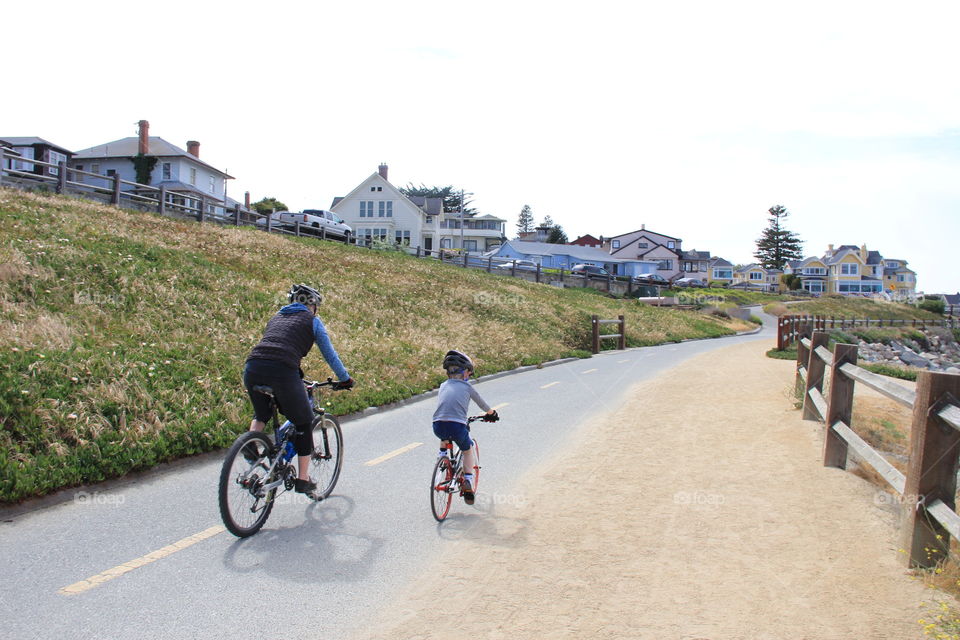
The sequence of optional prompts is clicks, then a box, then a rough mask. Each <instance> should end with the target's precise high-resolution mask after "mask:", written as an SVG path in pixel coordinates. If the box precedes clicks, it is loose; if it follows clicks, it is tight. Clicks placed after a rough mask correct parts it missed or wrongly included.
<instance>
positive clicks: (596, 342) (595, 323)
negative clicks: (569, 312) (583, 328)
mask: <svg viewBox="0 0 960 640" xmlns="http://www.w3.org/2000/svg"><path fill="white" fill-rule="evenodd" d="M590 324H591V327H592V329H593V339H592V340H591V342H590V344H591V348H592V350H593V352H594V353H600V341H601V340H612V339H616V341H617V349H620V350H623V349H626V348H627V323H626V321H625V320H624V319H623V316H617V319H616V320H601V319H600V316H591V318H590ZM602 324H616V325H619V329H620V333H600V325H602Z"/></svg>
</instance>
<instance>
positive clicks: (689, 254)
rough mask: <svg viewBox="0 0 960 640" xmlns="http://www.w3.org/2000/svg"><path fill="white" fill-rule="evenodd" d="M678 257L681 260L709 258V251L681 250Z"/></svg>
mask: <svg viewBox="0 0 960 640" xmlns="http://www.w3.org/2000/svg"><path fill="white" fill-rule="evenodd" d="M680 258H681V259H683V260H709V259H710V252H709V251H683V252H681V254H680Z"/></svg>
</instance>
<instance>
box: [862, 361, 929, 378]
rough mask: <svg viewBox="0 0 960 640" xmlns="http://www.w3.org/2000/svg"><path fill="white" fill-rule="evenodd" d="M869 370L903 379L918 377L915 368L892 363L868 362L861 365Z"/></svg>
mask: <svg viewBox="0 0 960 640" xmlns="http://www.w3.org/2000/svg"><path fill="white" fill-rule="evenodd" d="M860 366H861V367H863V368H864V369H866V370H867V371H872V372H873V373H877V374H880V375H882V376H890V377H891V378H899V379H901V380H913V381H916V379H917V372H916V371H915V370H913V369H903V368H901V367H897V366H895V365H891V364H883V363H879V362H877V363H872V364H871V363H868V364H862V365H860Z"/></svg>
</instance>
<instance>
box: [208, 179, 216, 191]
mask: <svg viewBox="0 0 960 640" xmlns="http://www.w3.org/2000/svg"><path fill="white" fill-rule="evenodd" d="M209 185H210V186H209V188H210V193H216V192H217V182H216V178H214V177H213V176H210V182H209Z"/></svg>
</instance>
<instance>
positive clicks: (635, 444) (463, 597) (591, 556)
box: [359, 341, 933, 640]
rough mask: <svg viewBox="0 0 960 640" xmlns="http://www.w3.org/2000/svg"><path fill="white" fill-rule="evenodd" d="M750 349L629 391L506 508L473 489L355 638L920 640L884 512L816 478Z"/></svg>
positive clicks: (781, 367)
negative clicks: (413, 574)
mask: <svg viewBox="0 0 960 640" xmlns="http://www.w3.org/2000/svg"><path fill="white" fill-rule="evenodd" d="M767 348H769V345H768V344H767V343H766V342H765V341H753V342H749V343H744V344H740V345H733V346H730V347H724V348H721V349H717V350H715V351H712V352H710V353H708V354H705V355H702V356H699V357H696V358H694V359H691V360H689V361H687V362H685V363H683V364H681V365H679V366H677V367H675V368H673V369H671V370H669V371H667V372H666V373H664V374H663V375H661V376H658V377H657V378H655V379H653V380H651V381H649V382H644V383H641V384H638V385H637V386H636V387H634V388H633V389H632V390H631V392H630V394H629V398H630V399H629V400H628V401H627V402H626V403H625V404H624V405H623V406H621V407H618V408H616V409H615V410H614V411H612V412H611V413H609V414H607V415H605V416H599V417H598V418H597V419H596V420H594V421H593V422H592V423H591V424H587V425H584V426H583V427H582V428H581V429H580V430H579V432H578V433H577V435H575V436H573V437H572V439H571V441H570V443H569V446H567V447H565V450H564V451H565V452H564V453H563V454H562V455H561V456H559V457H557V458H556V459H554V460H553V461H552V462H551V463H550V464H549V465H545V466H542V467H540V468H538V469H535V470H534V471H531V472H530V473H528V474H527V475H526V476H524V478H523V479H522V480H521V481H520V482H519V483H518V485H517V486H516V488H515V492H514V493H513V494H511V495H492V496H491V495H485V494H484V493H483V485H482V481H481V487H480V489H481V491H480V494H479V495H478V500H477V505H476V507H475V510H472V511H468V509H467V507H465V506H464V505H462V504H460V505H457V512H458V513H459V514H460V515H458V516H456V517H453V516H452V517H451V518H450V519H448V520H447V522H445V523H444V524H442V525H441V526H440V527H439V528H438V535H442V536H443V537H444V538H447V539H449V540H450V543H449V545H448V547H447V548H446V550H445V551H444V552H443V555H442V557H440V558H438V559H437V561H436V563H435V564H434V565H432V566H430V567H425V570H424V572H423V575H422V576H421V577H420V578H419V579H418V580H416V581H414V582H413V583H412V584H411V586H410V588H409V589H408V590H406V591H405V592H403V593H400V594H398V596H397V598H396V599H395V600H394V601H393V602H390V603H386V604H385V605H384V606H383V608H382V609H381V614H380V615H379V616H378V617H372V619H371V624H370V626H369V627H368V628H367V629H366V630H365V631H364V633H363V634H361V635H360V636H359V638H405V639H413V638H418V639H422V638H441V637H444V638H448V637H452V636H453V635H454V634H456V635H459V636H460V637H468V638H469V637H473V638H506V637H510V638H543V637H550V638H658V639H662V638H682V639H686V640H707V639H709V640H718V639H740V638H743V639H747V638H749V639H751V640H755V639H764V638H771V639H773V638H793V639H803V638H809V639H811V640H812V639H817V640H825V639H834V638H836V639H840V638H875V639H877V638H890V639H897V640H904V639H909V638H920V637H922V632H921V629H920V626H919V625H918V624H917V622H916V621H917V618H919V617H920V607H921V606H922V604H923V603H924V602H925V601H930V600H931V599H932V595H933V594H932V593H931V592H930V591H929V590H926V589H924V587H923V585H922V584H921V583H920V582H918V581H916V580H914V579H913V578H911V576H910V575H909V574H908V573H907V571H906V570H905V568H904V567H903V566H902V565H901V564H900V562H901V559H900V554H898V552H897V532H896V528H895V527H896V514H895V513H893V512H892V511H891V510H890V508H889V507H888V506H884V505H886V504H887V503H888V502H889V501H888V500H886V499H884V500H876V496H877V494H878V490H877V489H876V488H875V487H873V486H871V485H869V484H868V483H866V482H865V481H863V480H862V479H860V478H858V477H856V476H854V475H853V474H851V473H847V472H844V471H840V470H836V469H825V468H824V467H823V466H822V463H821V446H822V445H821V443H822V426H820V425H817V424H815V423H811V422H804V421H803V420H801V418H800V412H799V411H797V410H795V409H793V401H792V397H791V390H792V384H793V369H792V363H790V362H785V361H781V360H772V359H768V358H765V357H764V355H763V354H764V351H765V350H766V349H767ZM517 437H522V432H519V431H518V436H517ZM484 463H485V464H488V465H491V464H496V461H495V460H493V461H491V460H485V461H484ZM877 503H880V506H878V504H877Z"/></svg>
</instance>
